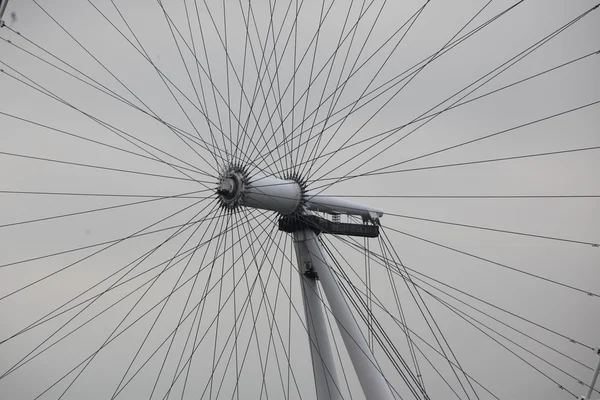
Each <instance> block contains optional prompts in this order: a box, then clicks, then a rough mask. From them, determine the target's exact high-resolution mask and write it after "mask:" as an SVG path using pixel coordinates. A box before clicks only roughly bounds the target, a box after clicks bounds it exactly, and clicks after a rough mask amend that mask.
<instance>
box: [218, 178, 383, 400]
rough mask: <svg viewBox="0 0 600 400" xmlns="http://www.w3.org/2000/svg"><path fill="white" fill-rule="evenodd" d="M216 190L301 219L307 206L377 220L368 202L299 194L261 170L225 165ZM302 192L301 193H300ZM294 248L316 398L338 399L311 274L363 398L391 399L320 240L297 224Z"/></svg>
mask: <svg viewBox="0 0 600 400" xmlns="http://www.w3.org/2000/svg"><path fill="white" fill-rule="evenodd" d="M218 193H219V195H220V196H221V202H222V204H223V205H224V206H225V207H237V206H245V207H255V208H260V209H264V210H269V211H274V212H277V213H279V214H282V215H284V216H285V215H295V217H296V218H298V219H300V220H301V219H302V218H304V217H306V216H307V213H310V212H311V211H320V212H326V213H329V214H332V215H339V214H348V215H357V216H360V217H362V218H363V219H364V221H365V222H366V221H371V222H377V223H379V218H380V217H382V216H383V212H382V211H380V210H377V209H375V208H372V207H368V206H365V205H362V204H360V203H356V202H352V201H349V200H346V199H342V198H332V197H326V196H319V195H310V194H304V193H303V190H302V187H301V183H300V182H296V181H294V180H282V179H278V178H275V177H265V176H262V175H255V176H244V174H243V173H241V172H236V171H235V170H231V171H225V173H224V174H223V175H222V176H221V179H220V182H219V187H218ZM305 197H306V198H305ZM293 236H294V249H295V251H296V257H297V260H298V270H299V271H301V275H300V280H301V287H302V293H303V297H304V298H305V302H304V312H305V315H306V322H307V325H308V336H309V342H310V351H311V357H312V365H313V368H314V375H315V386H316V390H317V399H318V400H339V399H342V393H341V391H340V382H339V380H338V377H337V373H336V368H335V363H334V358H333V353H332V350H331V344H330V339H329V337H328V334H327V325H326V321H325V317H324V312H323V304H324V301H323V299H322V298H320V297H319V293H320V290H319V289H318V287H317V280H318V281H319V282H320V284H321V285H320V287H321V288H322V289H323V293H325V296H326V297H327V301H328V303H329V305H330V307H331V312H332V314H333V315H334V316H335V320H336V323H337V325H338V328H339V331H340V334H341V336H342V338H343V341H344V345H345V346H346V350H347V351H348V354H349V355H350V359H351V360H352V364H353V366H354V369H355V370H356V374H357V375H358V379H359V381H360V385H361V386H362V389H363V391H364V394H365V396H366V398H368V399H381V400H388V399H389V400H392V399H393V398H394V397H393V395H392V393H391V391H390V388H389V387H388V384H387V382H386V379H385V376H384V374H383V372H382V371H381V369H380V367H379V366H378V365H377V361H376V360H375V358H374V357H373V354H372V353H371V349H369V347H368V345H367V340H366V338H365V336H364V334H363V333H362V332H361V330H360V328H359V326H358V323H357V321H356V319H355V317H354V316H353V315H352V313H351V311H350V308H349V306H348V304H347V302H346V300H345V299H344V296H343V295H342V292H341V291H340V288H339V286H338V285H337V283H336V281H335V279H334V277H333V275H332V272H331V269H330V268H331V267H330V265H331V262H330V261H329V258H328V256H327V254H326V253H325V250H324V249H323V247H322V246H321V244H320V242H319V239H318V238H317V234H316V233H315V231H314V230H313V229H311V228H310V226H308V227H301V226H300V227H298V228H297V229H295V231H294V232H293Z"/></svg>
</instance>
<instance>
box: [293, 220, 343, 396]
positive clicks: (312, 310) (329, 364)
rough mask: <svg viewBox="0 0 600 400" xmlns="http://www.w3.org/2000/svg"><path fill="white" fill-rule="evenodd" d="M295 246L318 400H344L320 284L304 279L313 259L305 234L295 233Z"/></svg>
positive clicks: (310, 279) (302, 232)
mask: <svg viewBox="0 0 600 400" xmlns="http://www.w3.org/2000/svg"><path fill="white" fill-rule="evenodd" d="M311 233H312V231H311ZM294 245H295V248H296V257H297V259H298V267H299V270H300V285H301V286H302V297H303V299H304V314H305V315H306V325H307V329H308V337H309V344H310V354H311V358H312V366H313V374H314V378H315V387H316V389H317V400H341V399H342V395H341V393H340V386H339V382H338V379H337V373H336V371H335V363H334V360H333V353H332V352H331V345H330V343H329V335H328V334H327V331H328V329H327V323H326V321H325V316H324V314H323V301H322V300H321V298H320V297H319V292H318V288H317V281H316V280H315V279H313V278H310V277H308V276H305V275H303V273H304V271H305V270H306V268H307V265H310V263H311V257H310V255H309V253H308V251H307V248H306V243H305V234H304V231H300V232H295V233H294ZM307 263H308V264H307Z"/></svg>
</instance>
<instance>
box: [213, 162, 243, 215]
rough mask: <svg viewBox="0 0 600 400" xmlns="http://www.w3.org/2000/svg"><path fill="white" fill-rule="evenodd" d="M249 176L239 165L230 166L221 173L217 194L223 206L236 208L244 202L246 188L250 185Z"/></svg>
mask: <svg viewBox="0 0 600 400" xmlns="http://www.w3.org/2000/svg"><path fill="white" fill-rule="evenodd" d="M248 182H249V178H248V173H247V172H246V170H245V169H244V168H243V167H241V166H238V165H232V166H229V167H228V168H226V169H225V170H224V172H223V173H221V176H220V177H219V184H218V186H217V194H218V195H219V200H220V202H221V207H223V208H226V209H228V210H234V209H236V208H237V207H239V206H240V205H242V204H243V197H244V190H245V189H246V187H247V186H248Z"/></svg>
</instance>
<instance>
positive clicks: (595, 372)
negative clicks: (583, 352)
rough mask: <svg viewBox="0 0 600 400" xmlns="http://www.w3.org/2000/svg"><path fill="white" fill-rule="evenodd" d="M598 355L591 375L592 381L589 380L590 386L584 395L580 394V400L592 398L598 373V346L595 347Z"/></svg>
mask: <svg viewBox="0 0 600 400" xmlns="http://www.w3.org/2000/svg"><path fill="white" fill-rule="evenodd" d="M595 351H596V354H597V355H598V356H599V357H598V365H596V370H595V371H594V375H592V381H591V382H590V387H589V388H588V391H587V394H586V395H585V396H581V397H580V399H581V400H590V399H591V398H592V394H593V393H594V386H596V380H597V379H598V374H600V347H597V348H596V349H595Z"/></svg>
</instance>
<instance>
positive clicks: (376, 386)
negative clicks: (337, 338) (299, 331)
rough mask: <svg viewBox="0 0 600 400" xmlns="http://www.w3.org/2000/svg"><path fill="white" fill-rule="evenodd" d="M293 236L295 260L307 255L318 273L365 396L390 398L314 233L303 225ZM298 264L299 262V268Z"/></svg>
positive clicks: (382, 399)
mask: <svg viewBox="0 0 600 400" xmlns="http://www.w3.org/2000/svg"><path fill="white" fill-rule="evenodd" d="M294 238H295V240H296V252H297V254H298V259H299V261H301V260H306V259H309V260H310V261H311V262H312V266H313V268H314V270H315V272H316V273H317V274H318V277H319V281H320V282H321V287H322V288H323V292H325V296H326V297H327V301H328V303H329V306H330V307H331V311H332V313H333V315H334V316H335V319H336V322H337V325H338V328H339V330H340V334H341V336H342V339H343V340H344V344H345V346H346V350H347V351H348V354H349V355H350V359H351V360H352V364H353V365H354V370H355V371H356V375H357V376H358V380H359V381H360V385H361V386H362V389H363V392H364V394H365V397H366V398H367V399H369V400H371V399H377V400H393V399H394V397H393V396H392V393H391V391H390V389H389V387H388V385H387V383H386V381H385V379H384V378H383V375H382V374H381V372H380V371H379V368H378V367H377V364H376V362H375V358H374V357H373V353H371V350H370V349H369V347H368V346H367V342H366V340H365V338H364V336H363V335H362V333H361V331H360V328H359V326H358V324H357V322H356V320H355V319H354V316H353V315H352V312H351V311H350V308H349V307H348V304H346V300H345V298H344V296H343V295H342V292H341V291H340V288H339V286H338V285H337V283H336V281H335V279H334V276H333V274H332V272H331V269H330V267H329V265H330V261H329V257H327V255H326V254H325V252H324V251H323V248H322V247H321V244H320V243H319V241H318V239H317V236H316V234H315V233H314V232H313V231H312V230H310V229H307V230H304V231H302V232H296V233H294ZM302 267H303V266H302V264H301V266H300V268H302Z"/></svg>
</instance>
